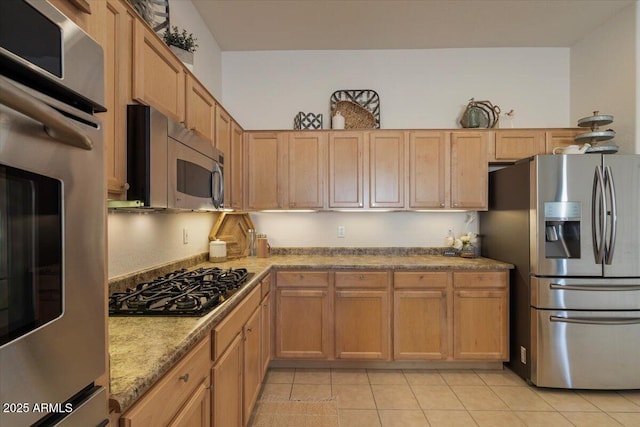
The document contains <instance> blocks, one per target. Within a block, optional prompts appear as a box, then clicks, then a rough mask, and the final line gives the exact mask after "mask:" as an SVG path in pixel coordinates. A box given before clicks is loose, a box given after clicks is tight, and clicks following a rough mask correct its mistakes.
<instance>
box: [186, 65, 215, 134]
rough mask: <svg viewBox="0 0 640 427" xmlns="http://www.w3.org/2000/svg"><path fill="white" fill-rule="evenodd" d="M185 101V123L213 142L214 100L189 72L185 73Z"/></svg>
mask: <svg viewBox="0 0 640 427" xmlns="http://www.w3.org/2000/svg"><path fill="white" fill-rule="evenodd" d="M186 79H187V95H186V96H187V103H186V106H185V116H186V120H185V125H186V127H187V129H190V130H191V131H193V132H194V133H195V134H197V135H200V136H201V137H202V138H204V139H206V140H207V141H209V142H210V143H211V144H212V145H213V144H214V128H215V124H214V114H215V108H216V102H215V100H214V99H213V96H211V94H210V93H209V92H208V91H207V90H206V89H205V88H204V86H202V84H201V83H200V82H199V81H198V80H196V79H195V77H193V76H192V75H191V74H186Z"/></svg>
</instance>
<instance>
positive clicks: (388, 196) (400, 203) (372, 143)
mask: <svg viewBox="0 0 640 427" xmlns="http://www.w3.org/2000/svg"><path fill="white" fill-rule="evenodd" d="M368 146H369V207H370V208H403V207H404V185H405V176H404V169H405V141H404V132H401V131H377V132H370V133H369V143H368Z"/></svg>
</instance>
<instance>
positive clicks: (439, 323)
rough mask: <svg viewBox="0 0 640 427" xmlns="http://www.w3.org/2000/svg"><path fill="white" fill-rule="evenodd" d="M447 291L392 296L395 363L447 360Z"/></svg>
mask: <svg viewBox="0 0 640 427" xmlns="http://www.w3.org/2000/svg"><path fill="white" fill-rule="evenodd" d="M448 334H449V328H448V327H447V292H446V291H445V290H433V291H395V292H394V293H393V357H394V359H395V360H428V359H446V358H447V337H448Z"/></svg>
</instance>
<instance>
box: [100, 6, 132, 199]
mask: <svg viewBox="0 0 640 427" xmlns="http://www.w3.org/2000/svg"><path fill="white" fill-rule="evenodd" d="M102 17H103V28H104V37H105V42H104V43H103V49H104V55H105V61H104V65H105V104H106V105H105V106H106V107H107V112H106V113H103V114H102V115H101V117H102V123H103V128H104V138H105V147H106V158H107V161H106V173H107V192H108V197H109V198H110V199H116V200H117V199H123V198H125V197H126V192H127V188H128V186H127V152H126V151H127V126H126V123H127V104H130V103H132V102H133V101H132V99H131V75H132V61H133V59H132V57H133V28H134V26H135V22H136V18H135V15H134V13H133V11H131V10H130V9H128V8H127V7H125V6H124V5H123V4H122V3H121V2H120V1H119V0H107V1H106V11H105V13H104V14H103V15H102Z"/></svg>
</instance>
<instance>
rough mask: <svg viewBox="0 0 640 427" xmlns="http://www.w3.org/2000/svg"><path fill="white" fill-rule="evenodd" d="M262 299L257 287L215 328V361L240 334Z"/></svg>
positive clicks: (213, 355) (259, 288)
mask: <svg viewBox="0 0 640 427" xmlns="http://www.w3.org/2000/svg"><path fill="white" fill-rule="evenodd" d="M260 299H261V287H260V286H256V287H255V288H254V289H253V290H252V291H251V293H250V294H249V295H247V296H246V297H245V298H244V300H243V301H242V302H241V303H240V304H239V305H238V306H237V307H236V308H234V309H233V311H232V312H231V313H229V314H228V315H227V317H226V318H225V319H224V320H223V321H222V322H220V323H219V324H218V325H217V326H216V327H215V328H213V332H212V334H213V340H212V345H213V347H212V351H211V355H212V357H213V360H217V359H218V357H220V355H222V353H223V352H224V350H225V348H227V347H228V346H229V344H231V341H233V339H234V338H235V337H236V335H238V333H240V331H241V330H242V327H243V326H244V324H245V323H247V320H249V317H250V316H251V314H253V312H254V311H255V310H256V308H258V305H259V304H260Z"/></svg>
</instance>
